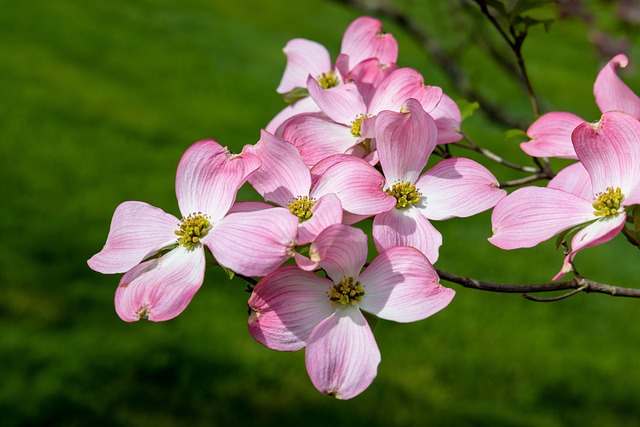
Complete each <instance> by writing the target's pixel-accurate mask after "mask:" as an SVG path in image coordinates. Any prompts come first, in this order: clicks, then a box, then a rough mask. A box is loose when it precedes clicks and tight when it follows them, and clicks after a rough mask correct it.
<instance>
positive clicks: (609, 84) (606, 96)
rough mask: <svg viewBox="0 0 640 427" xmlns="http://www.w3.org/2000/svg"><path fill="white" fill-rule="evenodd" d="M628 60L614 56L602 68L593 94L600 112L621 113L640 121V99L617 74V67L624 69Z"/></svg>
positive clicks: (620, 56) (624, 57) (621, 56)
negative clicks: (617, 111) (614, 111)
mask: <svg viewBox="0 0 640 427" xmlns="http://www.w3.org/2000/svg"><path fill="white" fill-rule="evenodd" d="M628 63H629V60H628V59H627V57H626V56H625V55H622V54H620V55H616V56H615V57H613V59H612V60H611V61H609V62H608V63H607V65H605V66H604V68H603V69H602V70H600V73H598V77H596V81H595V83H594V85H593V94H594V95H595V98H596V104H598V107H600V111H602V112H603V113H604V112H607V111H613V110H619V111H623V112H625V113H627V114H629V115H631V116H633V117H635V118H636V120H640V98H638V96H637V95H636V94H635V93H633V91H632V90H631V89H629V86H627V85H626V84H624V82H623V81H622V80H620V77H618V73H617V72H616V70H617V68H618V67H621V68H625V67H626V66H627V64H628Z"/></svg>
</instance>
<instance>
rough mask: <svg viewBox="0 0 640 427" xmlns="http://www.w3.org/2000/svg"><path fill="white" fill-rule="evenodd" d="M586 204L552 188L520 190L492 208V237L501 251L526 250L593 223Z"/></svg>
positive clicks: (588, 204)
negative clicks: (574, 228) (567, 231)
mask: <svg viewBox="0 0 640 427" xmlns="http://www.w3.org/2000/svg"><path fill="white" fill-rule="evenodd" d="M591 203H592V202H590V201H587V200H585V199H581V198H580V197H577V196H574V195H573V194H571V193H566V192H564V191H561V190H556V189H554V188H544V187H524V188H520V189H518V190H516V191H514V192H513V193H511V194H509V195H508V196H507V197H505V198H504V199H502V200H501V201H500V202H498V204H497V205H496V207H495V208H494V209H493V213H492V215H491V223H492V226H493V236H492V237H490V238H489V242H491V243H492V244H494V245H496V246H497V247H499V248H501V249H507V250H508V249H517V248H530V247H533V246H536V245H537V244H539V243H541V242H543V241H545V240H547V239H550V238H551V237H553V236H555V235H556V234H558V233H560V232H562V231H564V230H568V229H569V228H571V227H574V226H576V225H579V224H584V223H586V222H589V221H593V220H594V219H596V218H597V217H596V216H595V215H594V214H593V206H591Z"/></svg>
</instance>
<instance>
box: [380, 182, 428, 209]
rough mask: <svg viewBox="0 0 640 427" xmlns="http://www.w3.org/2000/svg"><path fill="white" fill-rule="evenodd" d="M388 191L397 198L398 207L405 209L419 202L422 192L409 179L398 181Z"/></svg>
mask: <svg viewBox="0 0 640 427" xmlns="http://www.w3.org/2000/svg"><path fill="white" fill-rule="evenodd" d="M386 193H387V194H388V195H390V196H393V197H395V198H396V208H397V209H404V208H408V207H409V206H411V205H413V204H416V203H419V202H420V196H422V193H421V192H419V191H418V190H417V189H416V186H415V185H413V184H411V183H410V182H409V181H404V182H396V183H395V184H393V187H391V188H389V189H387V191H386Z"/></svg>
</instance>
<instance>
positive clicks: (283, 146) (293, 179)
mask: <svg viewBox="0 0 640 427" xmlns="http://www.w3.org/2000/svg"><path fill="white" fill-rule="evenodd" d="M245 151H246V152H248V153H251V154H254V155H255V156H256V157H258V158H259V159H260V160H261V161H262V166H260V168H259V169H258V170H256V171H255V172H254V173H252V174H251V176H250V177H249V183H250V184H251V185H252V186H253V188H255V189H256V191H257V192H258V193H259V194H260V195H261V196H262V197H264V199H265V200H266V201H268V202H274V203H276V204H278V205H280V206H284V207H287V206H288V205H289V203H291V201H292V200H293V199H294V198H296V197H298V196H308V195H309V187H311V174H310V173H309V168H308V167H307V165H305V164H304V162H303V161H302V157H300V153H299V152H298V150H297V149H296V147H295V146H294V145H293V144H291V143H289V142H286V141H282V140H281V139H279V138H276V137H275V136H273V135H271V134H270V133H269V132H267V131H264V130H263V131H261V132H260V141H258V143H257V144H256V145H254V146H249V147H247V148H246V150H245Z"/></svg>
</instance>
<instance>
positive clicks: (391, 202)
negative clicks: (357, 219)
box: [311, 157, 396, 215]
mask: <svg viewBox="0 0 640 427" xmlns="http://www.w3.org/2000/svg"><path fill="white" fill-rule="evenodd" d="M383 185H384V177H383V176H382V175H380V172H378V171H377V170H376V169H375V168H374V167H373V166H371V165H370V164H369V163H367V162H366V161H365V160H362V159H359V158H357V157H350V158H343V161H341V162H339V163H336V164H334V165H333V166H331V167H330V168H329V169H327V170H326V171H325V172H324V174H323V175H322V177H321V178H320V179H319V180H318V182H317V183H316V185H315V187H314V188H313V190H312V191H311V195H312V196H313V197H315V198H319V197H321V196H324V195H325V194H329V193H334V194H335V195H336V196H338V198H340V202H341V203H342V209H344V210H345V211H347V212H351V213H354V214H357V215H376V214H378V213H381V212H387V211H388V210H390V209H391V208H393V206H395V204H396V199H395V198H394V197H392V196H390V195H388V194H387V193H385V192H384V191H383V190H382V186H383Z"/></svg>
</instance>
